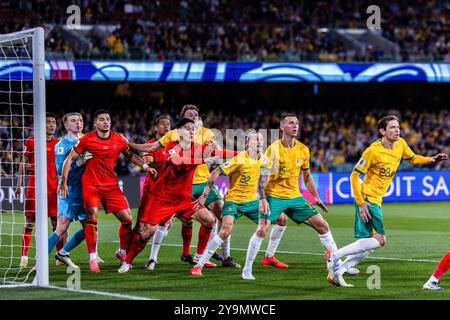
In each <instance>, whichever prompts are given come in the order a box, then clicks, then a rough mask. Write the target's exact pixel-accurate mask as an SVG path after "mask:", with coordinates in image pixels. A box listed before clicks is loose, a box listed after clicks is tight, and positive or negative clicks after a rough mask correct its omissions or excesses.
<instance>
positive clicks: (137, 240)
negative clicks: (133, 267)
mask: <svg viewBox="0 0 450 320" xmlns="http://www.w3.org/2000/svg"><path fill="white" fill-rule="evenodd" d="M147 242H148V241H145V240H144V239H142V237H141V235H140V234H138V233H134V236H133V241H132V242H131V245H130V248H129V249H128V253H127V258H126V259H125V261H126V262H127V263H129V264H131V263H132V262H133V260H134V258H135V257H136V256H137V255H138V254H139V252H141V251H142V250H143V249H144V248H145V245H146V244H147Z"/></svg>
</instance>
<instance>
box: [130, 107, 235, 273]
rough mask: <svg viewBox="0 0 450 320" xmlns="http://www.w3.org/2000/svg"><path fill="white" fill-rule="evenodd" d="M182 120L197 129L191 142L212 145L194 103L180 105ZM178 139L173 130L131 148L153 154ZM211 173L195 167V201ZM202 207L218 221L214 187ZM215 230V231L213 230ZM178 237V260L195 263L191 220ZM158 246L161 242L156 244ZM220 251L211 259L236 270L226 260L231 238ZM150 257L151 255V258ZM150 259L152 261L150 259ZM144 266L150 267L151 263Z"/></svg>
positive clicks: (204, 166) (219, 207)
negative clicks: (181, 247)
mask: <svg viewBox="0 0 450 320" xmlns="http://www.w3.org/2000/svg"><path fill="white" fill-rule="evenodd" d="M180 116H181V118H188V119H191V120H193V121H194V123H195V126H196V128H195V129H196V130H195V136H194V142H196V143H200V144H205V145H209V144H211V143H215V140H216V139H215V136H214V133H213V132H212V131H211V130H210V129H208V128H205V127H203V123H202V122H201V119H200V117H199V109H198V108H197V106H195V105H193V104H187V105H185V106H183V108H182V109H181V112H180ZM178 138H179V135H178V133H177V131H176V130H171V131H169V132H168V133H167V134H166V135H164V136H163V137H162V138H161V139H159V140H158V141H157V142H155V143H153V144H148V145H139V144H131V146H132V147H133V148H135V149H136V150H138V151H141V152H154V151H156V150H158V149H160V148H162V147H165V146H166V145H167V144H168V143H169V142H171V141H176V140H177V139H178ZM209 175H210V172H209V168H208V165H207V164H201V165H199V166H198V167H197V169H196V170H195V174H194V179H193V181H192V184H193V186H192V195H193V196H194V197H195V198H198V197H199V196H200V195H201V194H202V193H203V190H204V189H205V187H206V183H207V181H208V178H209ZM205 206H206V207H207V208H208V209H209V210H210V211H211V212H213V213H214V215H215V216H216V218H217V219H218V220H219V221H220V219H221V213H222V206H223V201H222V198H221V196H220V193H219V191H218V190H217V188H216V187H215V186H213V187H212V189H211V192H210V194H209V197H208V199H207V200H206V202H205ZM169 228H170V224H166V226H159V227H158V233H159V234H161V235H165V236H167V233H168V229H169ZM213 230H214V231H215V229H213ZM214 231H213V232H212V233H211V237H214V235H215V232H214ZM181 235H182V238H183V251H182V254H181V260H182V261H185V262H187V263H190V264H192V265H195V264H196V263H197V261H196V259H198V258H200V255H198V254H196V255H195V256H194V257H192V256H191V255H190V245H191V239H192V221H183V222H182V228H181ZM158 243H160V242H158ZM222 252H223V255H224V257H221V256H219V255H217V254H214V255H213V257H214V258H216V259H218V260H223V261H222V266H224V267H238V265H236V264H235V263H234V261H233V260H231V259H228V257H229V255H230V239H229V238H228V239H227V240H226V241H225V242H224V243H223V245H222ZM151 256H152V255H151ZM150 260H151V259H150ZM150 260H149V262H148V263H147V264H150V262H151V261H150ZM206 267H216V265H215V264H214V263H208V264H207V265H206Z"/></svg>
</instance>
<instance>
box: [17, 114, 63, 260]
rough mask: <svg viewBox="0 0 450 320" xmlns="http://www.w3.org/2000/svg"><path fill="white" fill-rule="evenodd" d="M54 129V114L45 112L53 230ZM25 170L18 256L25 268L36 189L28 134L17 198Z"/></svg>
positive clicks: (54, 188) (54, 199)
mask: <svg viewBox="0 0 450 320" xmlns="http://www.w3.org/2000/svg"><path fill="white" fill-rule="evenodd" d="M55 131H56V116H55V115H54V114H53V113H49V112H48V113H47V114H46V134H47V195H48V197H47V202H48V204H47V206H48V217H49V218H50V221H51V223H52V228H53V231H55V229H56V224H57V218H56V216H57V194H56V189H57V187H58V183H57V179H56V178H57V174H56V164H55V145H56V144H57V143H58V141H59V140H58V138H55V137H54V136H53V134H54V133H55ZM25 172H27V173H28V182H27V191H26V194H25V210H24V211H25V227H24V228H23V230H22V237H21V239H22V257H21V258H20V265H19V266H20V267H21V268H26V267H27V266H28V249H29V247H30V242H31V237H32V234H33V229H34V225H35V221H36V208H35V202H36V191H35V176H34V137H33V136H30V137H29V138H28V139H27V140H25V142H24V151H23V154H22V162H21V163H20V166H19V178H18V179H17V188H16V198H19V197H20V196H21V193H22V185H23V176H24V174H25ZM63 245H64V238H63V239H61V241H60V242H58V244H57V248H58V250H60V249H61V248H62V247H63Z"/></svg>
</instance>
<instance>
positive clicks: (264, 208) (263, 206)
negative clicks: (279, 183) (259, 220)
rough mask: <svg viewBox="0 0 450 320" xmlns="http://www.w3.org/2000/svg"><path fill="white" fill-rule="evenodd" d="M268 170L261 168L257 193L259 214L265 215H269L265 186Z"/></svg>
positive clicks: (267, 179)
mask: <svg viewBox="0 0 450 320" xmlns="http://www.w3.org/2000/svg"><path fill="white" fill-rule="evenodd" d="M269 174H270V169H268V168H261V169H260V171H259V179H258V193H259V212H260V213H262V214H264V215H267V214H269V203H268V202H267V199H266V192H265V190H266V186H267V182H268V181H269Z"/></svg>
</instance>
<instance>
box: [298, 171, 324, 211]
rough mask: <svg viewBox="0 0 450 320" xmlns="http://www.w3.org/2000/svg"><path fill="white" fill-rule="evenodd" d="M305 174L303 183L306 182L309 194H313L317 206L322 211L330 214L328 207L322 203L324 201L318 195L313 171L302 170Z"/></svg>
mask: <svg viewBox="0 0 450 320" xmlns="http://www.w3.org/2000/svg"><path fill="white" fill-rule="evenodd" d="M302 172H303V181H304V182H305V186H306V188H308V190H309V192H311V195H312V196H313V197H314V200H315V201H316V204H317V205H318V206H319V207H320V208H321V209H322V211H324V212H328V208H327V206H326V205H325V204H324V203H323V202H322V199H320V197H319V194H318V193H317V189H316V184H315V183H314V179H313V177H312V175H311V171H310V170H309V169H308V170H302Z"/></svg>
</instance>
